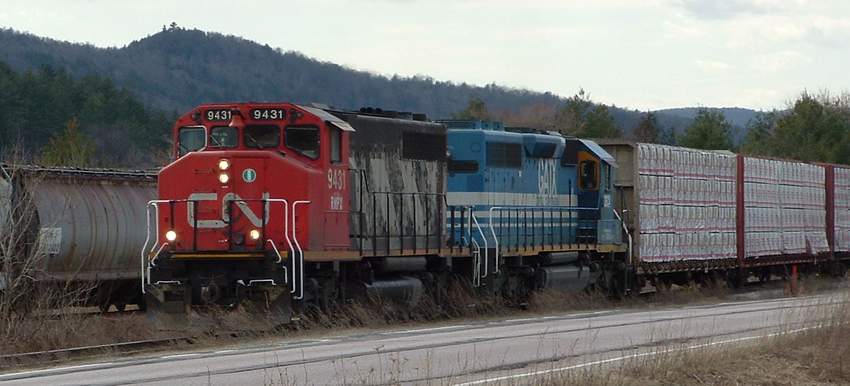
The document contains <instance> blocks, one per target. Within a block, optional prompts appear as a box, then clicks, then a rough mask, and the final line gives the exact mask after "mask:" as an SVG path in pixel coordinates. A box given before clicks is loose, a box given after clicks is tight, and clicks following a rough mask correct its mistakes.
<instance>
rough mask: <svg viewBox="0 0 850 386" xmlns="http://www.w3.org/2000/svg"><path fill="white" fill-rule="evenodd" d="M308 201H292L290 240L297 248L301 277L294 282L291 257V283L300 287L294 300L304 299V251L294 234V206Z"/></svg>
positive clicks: (293, 268)
mask: <svg viewBox="0 0 850 386" xmlns="http://www.w3.org/2000/svg"><path fill="white" fill-rule="evenodd" d="M310 203H311V201H309V200H299V201H294V202H293V203H292V241H293V242H294V244H295V249H296V250H297V259H298V260H299V268H298V270H299V271H300V274H299V276H300V278H301V280H300V281H299V282H295V260H296V259H292V279H293V283H292V284H293V287H300V289H299V291H298V295H296V296H294V297H293V298H294V299H296V300H301V299H304V251H303V250H302V249H301V244H299V243H298V236H296V233H295V230H296V227H297V224H296V223H295V214H296V207H297V206H298V205H300V204H307V205H309V204H310ZM295 292H296V291H295V290H294V288H293V291H292V292H291V293H295Z"/></svg>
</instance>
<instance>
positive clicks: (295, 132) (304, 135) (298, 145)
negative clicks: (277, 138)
mask: <svg viewBox="0 0 850 386" xmlns="http://www.w3.org/2000/svg"><path fill="white" fill-rule="evenodd" d="M286 146H287V147H289V148H290V149H292V150H295V151H297V152H298V153H301V154H302V155H304V156H306V157H309V158H312V159H316V158H319V128H318V127H315V126H287V127H286Z"/></svg>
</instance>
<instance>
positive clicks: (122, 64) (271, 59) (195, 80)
mask: <svg viewBox="0 0 850 386" xmlns="http://www.w3.org/2000/svg"><path fill="white" fill-rule="evenodd" d="M0 61H2V62H6V63H8V64H9V65H10V66H11V67H12V69H14V70H17V71H23V70H32V69H37V68H40V67H42V66H44V65H48V66H50V67H52V68H58V69H64V70H65V71H67V72H68V73H70V74H71V75H72V76H74V77H82V76H85V75H89V74H97V75H99V76H103V77H108V78H110V79H112V80H113V82H114V83H115V84H116V85H117V86H120V87H124V88H127V89H128V90H130V91H132V92H133V93H135V94H136V95H137V96H138V97H139V99H141V100H142V101H143V102H144V103H146V104H148V105H149V106H153V107H156V108H158V109H161V110H164V111H168V112H175V111H177V112H182V111H185V110H187V109H190V108H191V107H193V106H195V105H197V104H199V103H203V102H215V101H244V100H253V101H271V100H274V101H279V100H286V101H295V102H302V103H310V102H319V103H323V104H328V105H332V106H336V107H340V108H348V109H355V108H359V107H362V106H377V107H381V108H385V109H393V110H405V111H417V112H424V113H427V114H428V115H429V116H430V117H432V118H440V117H447V116H449V115H451V114H452V113H454V112H457V111H458V110H461V109H462V108H463V107H464V106H466V104H467V103H468V102H469V100H470V99H471V98H473V97H474V98H478V99H480V100H482V101H484V102H485V103H486V105H487V107H488V109H489V110H490V111H495V112H499V111H511V110H517V109H519V108H521V107H523V106H530V105H550V106H551V105H559V104H562V103H563V101H564V100H563V98H561V97H560V96H557V95H554V94H551V93H548V92H532V91H528V90H518V89H511V88H506V87H501V86H497V85H494V84H491V85H487V86H483V87H480V86H474V85H469V84H465V83H460V84H457V83H452V82H443V81H438V80H434V79H431V78H428V77H412V78H407V77H397V76H394V77H391V78H387V77H384V76H380V75H376V74H372V73H369V72H364V71H355V70H352V69H349V68H346V67H343V66H340V65H337V64H333V63H329V62H322V61H318V60H315V59H312V58H308V57H306V56H304V55H302V54H300V53H298V52H284V51H282V50H281V49H277V48H272V47H269V46H268V45H261V44H257V43H255V42H252V41H248V40H245V39H242V38H239V37H234V36H225V35H221V34H217V33H209V32H203V31H198V30H187V29H182V28H169V29H164V30H163V31H162V32H159V33H156V34H154V35H151V36H148V37H146V38H144V39H141V40H138V41H134V42H132V43H130V44H128V45H127V46H125V47H121V48H98V47H94V46H91V45H82V44H73V43H67V42H60V41H56V40H51V39H47V38H41V37H37V36H33V35H29V34H24V33H19V32H15V31H12V30H0ZM578 87H579V85H576V89H578ZM609 111H610V112H611V115H612V117H613V118H614V120H615V122H616V123H617V126H619V127H621V128H622V129H623V130H624V131H625V133H626V134H628V133H629V132H630V130H631V129H632V128H634V127H636V126H637V124H638V123H639V122H640V112H638V111H634V110H628V109H622V108H616V107H612V108H611V109H610V110H609ZM655 118H656V119H657V122H658V124H659V125H660V126H662V127H667V128H669V127H674V128H676V129H677V131H680V132H681V131H682V130H683V129H684V128H685V127H686V126H688V125H689V124H690V122H691V121H692V118H693V117H692V116H690V117H689V116H683V115H682V114H679V113H678V112H674V113H668V112H665V111H661V112H658V113H657V114H656V117H655ZM736 126H743V125H736Z"/></svg>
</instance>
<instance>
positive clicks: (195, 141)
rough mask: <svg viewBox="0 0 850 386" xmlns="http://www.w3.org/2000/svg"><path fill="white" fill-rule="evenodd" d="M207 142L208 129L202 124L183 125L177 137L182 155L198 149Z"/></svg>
mask: <svg viewBox="0 0 850 386" xmlns="http://www.w3.org/2000/svg"><path fill="white" fill-rule="evenodd" d="M205 144H206V131H205V130H204V128H203V127H200V126H189V127H181V128H180V132H179V135H178V138H177V146H178V147H179V148H180V150H179V154H180V156H181V157H182V156H184V155H186V153H189V152H193V151H197V150H199V149H201V148H203V147H204V145H205Z"/></svg>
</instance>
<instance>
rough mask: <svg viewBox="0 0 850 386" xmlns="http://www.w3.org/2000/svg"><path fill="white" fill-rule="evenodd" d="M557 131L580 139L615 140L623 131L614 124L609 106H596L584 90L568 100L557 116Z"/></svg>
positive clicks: (555, 123)
mask: <svg viewBox="0 0 850 386" xmlns="http://www.w3.org/2000/svg"><path fill="white" fill-rule="evenodd" d="M554 127H555V130H557V131H558V132H560V133H561V134H564V135H570V136H575V137H580V138H615V137H620V136H622V131H621V130H620V128H619V127H617V125H616V123H615V122H614V117H612V116H611V112H610V111H609V109H608V106H605V105H602V104H598V105H595V104H594V103H593V101H591V100H590V95H588V94H587V93H586V92H585V91H584V89H581V90H579V92H578V93H577V94H576V95H573V96H572V97H570V98H569V99H567V101H566V103H564V105H563V107H561V108H560V109H559V110H558V112H557V113H556V114H555V122H554Z"/></svg>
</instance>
